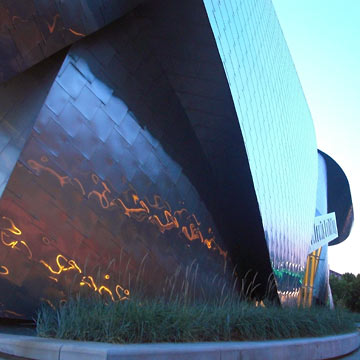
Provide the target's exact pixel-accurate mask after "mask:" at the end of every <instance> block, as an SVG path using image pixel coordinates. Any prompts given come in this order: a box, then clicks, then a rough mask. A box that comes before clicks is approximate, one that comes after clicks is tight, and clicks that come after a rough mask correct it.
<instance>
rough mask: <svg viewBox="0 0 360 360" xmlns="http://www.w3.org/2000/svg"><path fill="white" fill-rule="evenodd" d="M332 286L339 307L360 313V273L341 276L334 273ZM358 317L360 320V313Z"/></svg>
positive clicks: (331, 277)
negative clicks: (338, 276)
mask: <svg viewBox="0 0 360 360" xmlns="http://www.w3.org/2000/svg"><path fill="white" fill-rule="evenodd" d="M330 287H331V291H332V294H333V298H334V304H335V305H336V306H337V307H343V308H346V309H349V310H350V311H353V312H357V313H360V274H358V275H357V276H355V275H354V274H351V273H346V274H344V275H342V277H341V278H337V277H336V276H333V275H332V276H330ZM357 318H358V321H360V314H359V315H358V316H357Z"/></svg>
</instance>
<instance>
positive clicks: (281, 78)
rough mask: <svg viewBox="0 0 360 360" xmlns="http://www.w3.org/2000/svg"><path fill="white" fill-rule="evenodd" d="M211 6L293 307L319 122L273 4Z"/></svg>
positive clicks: (282, 290) (269, 235)
mask: <svg viewBox="0 0 360 360" xmlns="http://www.w3.org/2000/svg"><path fill="white" fill-rule="evenodd" d="M204 3H205V5H206V9H207V12H208V16H209V19H210V23H211V26H212V29H213V32H214V36H215V38H216V42H217V45H218V49H219V52H220V55H221V58H222V61H223V64H224V68H225V71H226V76H227V80H228V82H229V85H230V89H231V93H232V96H233V99H234V104H235V108H236V111H237V115H238V119H239V123H240V127H241V131H242V134H243V137H244V140H245V145H246V151H247V155H248V158H249V163H250V168H251V172H252V176H253V180H254V185H255V190H256V195H257V199H258V202H259V207H260V211H261V217H262V222H263V227H264V231H265V234H266V240H267V245H268V248H269V253H270V258H271V262H272V267H273V270H274V274H275V277H276V281H277V286H278V294H279V297H280V299H281V301H282V302H289V301H290V302H291V301H294V300H295V299H296V298H297V296H298V293H299V290H300V287H301V283H302V279H303V276H304V270H305V264H306V258H307V255H308V254H307V250H308V246H309V243H310V239H311V236H312V224H313V220H314V213H315V201H316V187H317V152H316V140H315V132H314V126H313V122H312V119H311V115H310V112H309V109H308V106H307V103H306V100H305V97H304V94H303V92H302V89H301V85H300V82H299V79H298V77H297V74H296V70H295V67H294V64H293V62H292V59H291V56H290V53H289V50H288V48H287V45H286V42H285V39H284V37H283V34H282V32H281V28H280V25H279V23H278V20H277V17H276V14H275V11H274V8H273V6H272V3H271V1H269V0H266V1H236V0H231V1H226V2H225V1H223V2H221V1H220V2H219V1H211V0H205V1H204Z"/></svg>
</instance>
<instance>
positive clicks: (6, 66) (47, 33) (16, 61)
mask: <svg viewBox="0 0 360 360" xmlns="http://www.w3.org/2000/svg"><path fill="white" fill-rule="evenodd" d="M141 1H142V0H122V1H117V0H106V1H104V0H94V1H72V0H65V1H56V0H49V1H48V0H46V1H43V0H27V1H25V2H24V1H22V0H15V1H13V0H2V1H1V3H0V53H1V58H0V82H2V81H5V80H7V79H9V78H10V77H12V76H14V75H16V74H18V73H20V72H23V71H24V70H26V69H28V68H29V67H31V66H33V65H35V64H36V63H38V62H40V61H42V60H44V59H45V58H47V57H49V56H50V55H52V54H54V53H55V52H57V51H59V50H61V49H63V48H64V47H66V46H68V45H70V44H72V43H74V42H76V41H78V40H79V39H82V38H84V37H85V36H86V35H88V34H91V33H93V32H94V31H96V30H99V29H101V28H102V27H104V26H105V25H106V24H109V23H110V22H112V21H114V20H116V19H118V18H119V17H121V16H123V15H124V14H126V13H127V12H128V11H129V10H131V9H132V8H134V7H135V6H136V5H138V4H139V3H140V2H141Z"/></svg>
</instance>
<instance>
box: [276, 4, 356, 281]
mask: <svg viewBox="0 0 360 360" xmlns="http://www.w3.org/2000/svg"><path fill="white" fill-rule="evenodd" d="M273 4H274V6H275V10H276V13H277V15H278V18H279V22H280V25H281V27H282V29H283V33H284V36H285V39H286V41H287V44H288V47H289V49H290V52H291V55H292V57H293V60H294V63H295V67H296V69H297V72H298V75H299V78H300V81H301V84H302V87H303V90H304V93H305V97H306V99H307V102H308V104H309V107H310V111H311V113H312V117H313V120H314V124H315V130H316V137H317V143H318V148H319V149H321V150H323V151H324V152H326V153H327V154H329V155H330V156H331V157H332V158H333V159H334V160H335V161H337V162H338V163H339V164H340V166H341V167H342V169H343V170H344V171H345V173H346V175H347V177H348V179H349V182H350V187H351V192H352V198H353V204H354V214H355V223H354V227H353V229H352V233H351V234H350V236H349V238H348V239H347V240H346V241H345V242H344V243H342V244H340V245H337V246H333V247H330V250H329V264H330V268H331V269H332V270H335V271H338V272H341V273H344V272H352V273H355V274H357V273H360V260H359V257H360V226H359V224H358V221H357V216H358V214H360V213H358V209H360V206H358V205H360V166H359V155H360V20H359V16H360V0H316V1H314V0H273ZM359 211H360V210H359ZM359 216H360V215H359Z"/></svg>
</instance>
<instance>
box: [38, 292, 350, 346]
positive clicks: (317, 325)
mask: <svg viewBox="0 0 360 360" xmlns="http://www.w3.org/2000/svg"><path fill="white" fill-rule="evenodd" d="M354 322H355V320H354V316H353V315H352V314H351V313H350V312H347V311H344V310H334V311H330V310H328V309H327V308H312V309H303V308H301V309H298V308H280V307H279V306H273V305H270V306H267V307H266V308H264V307H256V306H255V305H254V304H253V303H249V302H246V301H236V300H229V301H225V302H222V303H220V302H212V303H211V302H209V303H195V302H193V303H185V302H184V301H181V300H170V301H169V300H164V299H163V298H158V299H147V300H146V299H134V298H132V299H131V300H130V301H123V302H118V303H110V304H106V303H105V302H104V301H103V300H102V299H101V298H95V297H93V298H83V297H80V296H78V297H76V298H72V299H70V300H69V301H68V302H67V303H65V304H64V305H62V306H61V307H59V308H58V309H57V310H55V309H52V308H51V307H47V306H45V305H44V306H43V307H42V308H41V309H40V311H39V313H38V319H37V334H38V336H42V337H54V338H61V339H72V340H82V341H101V342H109V343H155V342H196V341H243V340H270V339H287V338H296V337H314V336H326V335H333V334H339V333H346V332H352V331H354V330H355V329H356V328H355V325H354Z"/></svg>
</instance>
